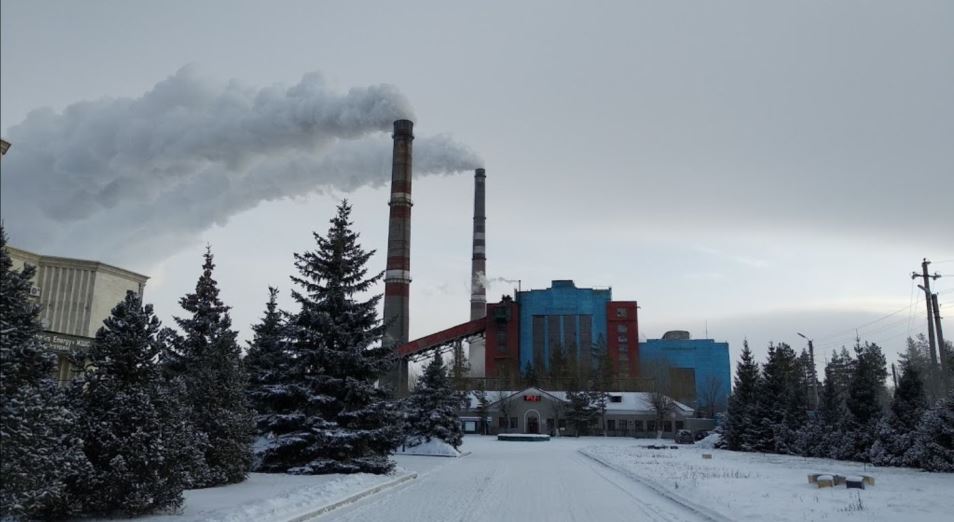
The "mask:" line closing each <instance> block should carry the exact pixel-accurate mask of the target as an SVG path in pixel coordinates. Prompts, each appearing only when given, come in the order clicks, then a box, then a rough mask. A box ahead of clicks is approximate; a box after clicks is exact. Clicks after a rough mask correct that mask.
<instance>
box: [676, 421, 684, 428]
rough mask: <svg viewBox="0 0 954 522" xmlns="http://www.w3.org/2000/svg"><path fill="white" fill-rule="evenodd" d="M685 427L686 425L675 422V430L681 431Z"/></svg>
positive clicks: (681, 422)
mask: <svg viewBox="0 0 954 522" xmlns="http://www.w3.org/2000/svg"><path fill="white" fill-rule="evenodd" d="M685 427H686V423H685V422H683V421H676V429H677V430H681V429H683V428H685Z"/></svg>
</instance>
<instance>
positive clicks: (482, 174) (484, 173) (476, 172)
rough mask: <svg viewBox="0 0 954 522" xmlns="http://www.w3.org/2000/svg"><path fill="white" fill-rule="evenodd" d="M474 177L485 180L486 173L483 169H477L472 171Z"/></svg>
mask: <svg viewBox="0 0 954 522" xmlns="http://www.w3.org/2000/svg"><path fill="white" fill-rule="evenodd" d="M474 176H480V177H482V178H486V177H487V171H486V170H485V169H483V168H479V169H477V170H475V171H474Z"/></svg>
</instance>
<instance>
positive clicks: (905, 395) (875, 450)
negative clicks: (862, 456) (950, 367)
mask: <svg viewBox="0 0 954 522" xmlns="http://www.w3.org/2000/svg"><path fill="white" fill-rule="evenodd" d="M926 409H927V400H926V398H925V394H924V382H923V381H922V380H921V375H920V374H919V373H918V370H917V368H916V367H915V366H914V365H911V364H910V363H907V362H902V363H901V378H900V379H898V387H897V388H896V389H895V390H894V399H893V400H892V401H891V408H890V410H889V411H888V413H887V414H886V415H884V416H883V417H882V418H881V420H880V421H878V423H877V426H876V428H875V434H874V437H875V441H874V444H873V445H872V447H871V450H870V451H869V457H870V460H871V462H872V463H873V464H876V465H879V466H918V465H919V464H920V463H919V462H911V461H908V460H906V459H905V458H904V455H905V453H906V452H907V451H908V449H910V448H911V446H912V445H913V444H914V437H915V433H916V431H917V428H918V423H919V422H920V421H921V417H922V416H923V415H924V411H925V410H926Z"/></svg>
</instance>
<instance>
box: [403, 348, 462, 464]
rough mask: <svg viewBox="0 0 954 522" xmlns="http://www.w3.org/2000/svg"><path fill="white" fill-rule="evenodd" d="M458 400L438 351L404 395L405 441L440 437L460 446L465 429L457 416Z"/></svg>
mask: <svg viewBox="0 0 954 522" xmlns="http://www.w3.org/2000/svg"><path fill="white" fill-rule="evenodd" d="M459 404H460V403H459V402H458V397H457V396H456V394H455V393H454V388H453V386H452V384H451V379H450V378H448V376H447V368H445V367H444V362H443V360H442V359H441V354H440V353H437V354H435V355H434V358H433V359H432V360H431V362H430V364H428V365H427V366H426V367H425V368H424V374H423V375H422V376H421V378H420V380H418V381H417V387H416V388H414V391H413V392H412V393H411V396H410V397H408V398H407V413H408V416H407V423H408V426H407V445H409V446H416V445H418V444H420V443H422V442H430V441H431V439H440V440H442V441H444V442H446V443H448V444H450V445H451V446H453V447H455V448H457V447H460V445H461V443H463V437H464V432H463V430H462V429H461V425H460V417H458V416H457V407H458V406H459Z"/></svg>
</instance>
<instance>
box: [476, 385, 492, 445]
mask: <svg viewBox="0 0 954 522" xmlns="http://www.w3.org/2000/svg"><path fill="white" fill-rule="evenodd" d="M474 399H475V400H476V402H477V416H478V417H479V418H480V420H479V421H478V422H477V429H478V430H479V431H480V434H481V435H486V434H487V428H488V426H487V410H488V409H489V408H490V399H489V398H488V397H487V384H486V383H485V382H484V380H483V379H481V380H480V381H478V382H477V387H476V388H475V389H474Z"/></svg>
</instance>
